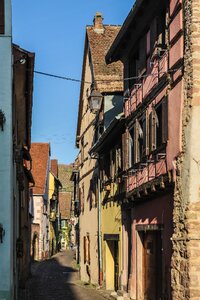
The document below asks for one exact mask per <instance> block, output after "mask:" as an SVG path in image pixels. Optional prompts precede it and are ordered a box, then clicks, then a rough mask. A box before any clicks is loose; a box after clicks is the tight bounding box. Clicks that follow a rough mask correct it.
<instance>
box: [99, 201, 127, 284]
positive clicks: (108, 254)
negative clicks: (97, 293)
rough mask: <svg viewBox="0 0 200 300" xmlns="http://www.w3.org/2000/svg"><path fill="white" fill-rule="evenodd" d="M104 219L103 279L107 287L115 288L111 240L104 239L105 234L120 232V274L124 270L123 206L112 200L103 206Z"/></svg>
mask: <svg viewBox="0 0 200 300" xmlns="http://www.w3.org/2000/svg"><path fill="white" fill-rule="evenodd" d="M101 220H102V242H103V246H102V250H103V274H104V276H103V279H104V282H105V285H106V289H108V290H113V289H114V260H113V253H112V249H111V247H109V241H108V242H107V241H106V240H104V234H119V241H118V258H119V274H121V271H122V262H121V257H122V255H121V254H122V234H121V232H122V221H121V207H120V206H117V204H116V203H114V202H110V203H107V204H106V205H104V206H102V209H101Z"/></svg>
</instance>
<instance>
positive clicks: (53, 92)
mask: <svg viewBox="0 0 200 300" xmlns="http://www.w3.org/2000/svg"><path fill="white" fill-rule="evenodd" d="M133 3H134V0H73V1H69V0H59V1H55V0H42V1H41V0H34V1H33V0H20V1H19V0H13V1H12V8H13V42H14V43H16V44H18V45H19V46H20V47H22V48H24V49H26V50H28V51H30V52H35V70H36V71H42V72H46V73H52V74H56V75H61V76H66V77H71V78H76V79H80V78H81V68H82V58H83V47H84V38H85V26H86V25H89V24H92V22H93V17H94V15H95V13H96V12H97V11H98V12H102V13H103V16H104V23H105V24H110V25H111V24H112V25H115V24H116V25H121V24H122V23H123V22H124V20H125V18H126V16H127V15H128V13H129V11H130V9H131V8H132V5H133ZM79 90H80V84H79V83H75V82H71V81H63V80H59V79H55V78H49V77H45V76H41V75H37V74H35V76H34V97H33V119H32V141H33V142H50V143H51V158H57V159H58V161H59V163H71V162H73V161H74V159H75V157H76V155H77V153H78V151H77V149H76V148H75V135H76V124H77V114H78V101H79Z"/></svg>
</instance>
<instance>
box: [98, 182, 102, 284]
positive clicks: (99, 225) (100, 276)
mask: <svg viewBox="0 0 200 300" xmlns="http://www.w3.org/2000/svg"><path fill="white" fill-rule="evenodd" d="M100 186H101V185H100V179H99V178H98V196H99V197H98V246H99V247H98V248H99V285H100V286H102V282H103V270H102V269H103V268H102V240H101V190H100Z"/></svg>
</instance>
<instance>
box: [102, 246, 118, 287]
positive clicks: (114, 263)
mask: <svg viewBox="0 0 200 300" xmlns="http://www.w3.org/2000/svg"><path fill="white" fill-rule="evenodd" d="M118 244H119V243H118V240H107V241H106V244H105V247H106V257H105V259H106V260H105V262H106V264H105V274H106V289H107V290H115V291H117V290H118V288H119V245H118Z"/></svg>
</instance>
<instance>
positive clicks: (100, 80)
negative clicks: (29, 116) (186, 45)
mask: <svg viewBox="0 0 200 300" xmlns="http://www.w3.org/2000/svg"><path fill="white" fill-rule="evenodd" d="M180 69H182V66H181V67H179V68H177V69H169V70H168V71H167V72H166V71H163V72H159V73H153V74H145V75H141V76H133V77H127V78H121V79H105V80H103V79H99V80H95V81H96V82H105V83H107V82H108V83H109V82H120V81H129V80H141V79H144V78H147V77H149V76H158V75H161V74H165V73H173V72H176V71H178V70H180ZM33 72H34V73H36V74H39V75H43V76H48V77H53V78H57V79H62V80H67V81H73V82H78V83H87V84H92V83H93V82H89V81H84V80H80V79H75V78H71V77H66V76H60V75H55V74H52V73H46V72H41V71H35V70H34V71H33Z"/></svg>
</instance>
